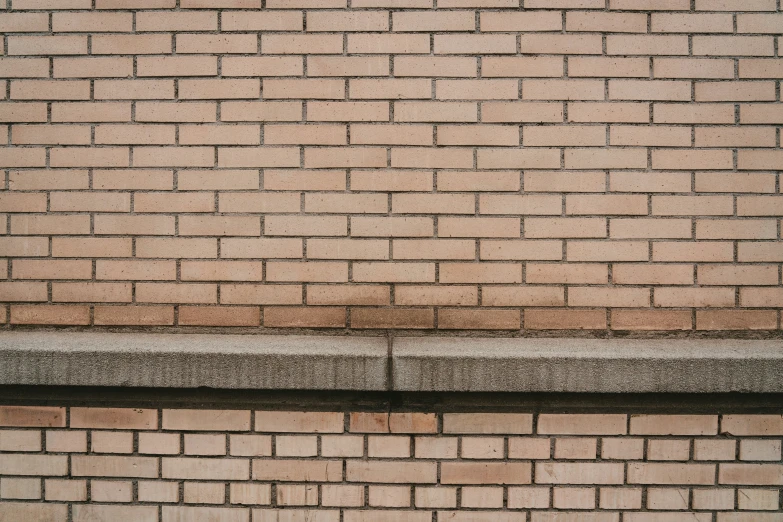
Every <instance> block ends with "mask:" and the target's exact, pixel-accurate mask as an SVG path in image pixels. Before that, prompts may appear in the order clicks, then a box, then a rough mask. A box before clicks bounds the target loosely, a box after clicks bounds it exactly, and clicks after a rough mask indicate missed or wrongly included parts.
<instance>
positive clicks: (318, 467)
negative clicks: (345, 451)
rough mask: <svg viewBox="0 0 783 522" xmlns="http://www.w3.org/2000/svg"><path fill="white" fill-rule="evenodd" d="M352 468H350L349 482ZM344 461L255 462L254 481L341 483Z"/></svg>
mask: <svg viewBox="0 0 783 522" xmlns="http://www.w3.org/2000/svg"><path fill="white" fill-rule="evenodd" d="M350 474H351V467H350V466H348V475H349V476H348V480H351V479H350ZM342 475H343V472H342V461H338V460H318V461H312V460H296V461H292V460H289V461H282V460H281V461H272V460H254V461H253V480H261V481H269V480H275V481H280V482H311V481H312V482H341V481H342V479H343V476H342Z"/></svg>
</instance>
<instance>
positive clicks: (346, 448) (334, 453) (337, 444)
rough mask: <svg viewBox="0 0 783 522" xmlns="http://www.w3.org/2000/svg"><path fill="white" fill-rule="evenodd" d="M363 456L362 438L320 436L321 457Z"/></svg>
mask: <svg viewBox="0 0 783 522" xmlns="http://www.w3.org/2000/svg"><path fill="white" fill-rule="evenodd" d="M363 455H364V437H362V436H351V435H323V436H321V456H323V457H361V456H363Z"/></svg>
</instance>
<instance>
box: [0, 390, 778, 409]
mask: <svg viewBox="0 0 783 522" xmlns="http://www.w3.org/2000/svg"><path fill="white" fill-rule="evenodd" d="M0 404H1V405H37V406H42V405H46V406H92V407H134V408H217V409H263V410H291V411H346V412H347V411H379V412H380V411H389V410H391V411H422V412H525V413H539V412H542V413H610V412H614V413H669V414H687V413H704V414H707V413H709V414H722V413H770V414H771V413H775V414H781V413H783V394H779V393H776V394H751V393H748V394H743V393H704V394H683V393H632V394H622V393H620V394H609V393H472V392H467V393H463V392H449V393H438V392H355V391H295V390H223V389H221V390H218V389H212V388H188V389H183V388H127V387H98V386H0Z"/></svg>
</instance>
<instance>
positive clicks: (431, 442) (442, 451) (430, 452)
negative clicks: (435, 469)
mask: <svg viewBox="0 0 783 522" xmlns="http://www.w3.org/2000/svg"><path fill="white" fill-rule="evenodd" d="M415 446H416V448H415V452H414V454H415V457H416V458H417V459H455V458H457V438H456V437H445V438H444V437H416V439H415Z"/></svg>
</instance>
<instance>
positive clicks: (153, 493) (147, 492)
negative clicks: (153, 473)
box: [138, 480, 179, 502]
mask: <svg viewBox="0 0 783 522" xmlns="http://www.w3.org/2000/svg"><path fill="white" fill-rule="evenodd" d="M138 497H139V501H141V502H178V501H179V488H178V485H177V483H176V482H163V481H152V480H140V481H139V489H138Z"/></svg>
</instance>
